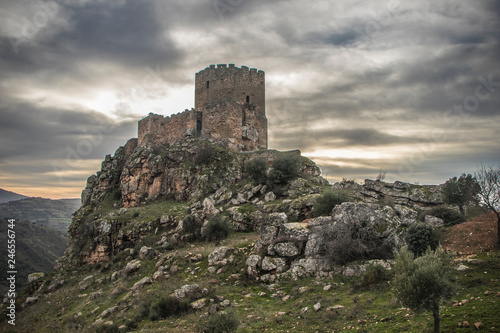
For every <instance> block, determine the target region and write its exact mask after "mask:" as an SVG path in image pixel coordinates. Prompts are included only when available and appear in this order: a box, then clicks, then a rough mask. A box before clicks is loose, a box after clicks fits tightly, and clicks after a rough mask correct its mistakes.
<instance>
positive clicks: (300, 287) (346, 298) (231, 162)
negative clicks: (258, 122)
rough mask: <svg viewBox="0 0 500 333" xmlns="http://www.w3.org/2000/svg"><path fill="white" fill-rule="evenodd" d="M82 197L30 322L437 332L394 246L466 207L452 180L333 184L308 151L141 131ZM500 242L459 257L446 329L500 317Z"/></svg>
mask: <svg viewBox="0 0 500 333" xmlns="http://www.w3.org/2000/svg"><path fill="white" fill-rule="evenodd" d="M332 193H333V194H332ZM332 195H333V198H335V199H334V200H335V203H336V204H335V205H334V206H332V208H327V209H326V212H324V211H321V210H320V208H321V207H320V206H321V202H322V198H325V197H328V196H332ZM82 202H83V206H82V207H81V208H80V209H79V210H78V211H77V212H76V213H75V215H74V217H73V220H72V223H71V226H70V228H69V233H68V234H69V242H68V247H67V249H66V252H65V254H64V256H62V257H61V258H59V260H58V261H57V263H56V271H55V272H53V273H49V274H47V275H46V276H44V277H39V278H38V279H37V278H36V277H38V276H34V277H33V279H32V281H31V283H30V285H29V286H28V288H26V289H25V290H24V291H23V293H21V294H20V296H19V297H18V299H17V306H18V309H19V312H18V319H17V321H16V329H17V330H19V332H21V331H23V332H24V331H30V330H36V331H37V332H133V331H141V332H158V331H167V332H195V331H196V328H197V327H202V326H203V321H206V320H209V319H210V318H212V317H213V316H215V315H220V316H224V313H229V314H230V316H233V318H235V319H237V320H239V321H240V326H239V331H241V332H254V331H266V330H267V331H283V332H286V331H301V332H316V331H322V332H333V331H341V330H351V329H352V330H358V329H359V330H362V331H367V332H369V331H379V332H391V331H393V332H400V331H403V330H408V331H425V330H427V329H429V328H430V327H431V326H432V324H431V322H430V321H429V320H428V319H429V318H430V317H428V316H426V315H418V314H415V313H413V312H412V311H410V310H408V309H402V308H401V307H400V306H399V305H398V304H397V302H396V301H395V300H394V298H393V296H392V290H391V286H390V279H391V272H390V269H391V264H392V261H391V257H392V251H393V250H394V249H398V248H399V247H400V246H402V245H403V244H404V243H405V233H406V230H407V229H408V228H409V227H410V226H411V225H413V224H415V223H417V222H421V223H427V224H428V225H432V226H434V228H435V229H436V230H442V231H446V230H450V229H449V228H447V227H446V225H449V224H450V223H454V222H453V221H450V220H447V217H446V216H443V215H441V213H442V212H443V211H446V212H447V213H450V212H453V211H454V212H455V213H457V212H458V208H457V207H452V206H445V205H444V204H443V202H442V199H441V186H435V185H415V184H408V183H403V182H395V183H384V182H377V181H371V180H366V181H365V183H364V184H357V183H355V182H352V181H344V182H341V183H337V184H334V185H330V184H329V183H328V182H327V181H325V180H324V179H323V178H322V177H321V173H320V170H319V168H318V167H317V166H316V164H315V163H314V162H313V161H311V160H310V159H308V158H306V157H304V156H302V155H301V153H300V152H299V151H289V152H280V151H275V150H267V149H262V150H257V151H234V150H230V149H227V146H226V145H225V144H224V143H221V142H219V141H217V140H206V139H188V140H185V141H182V142H178V143H174V144H161V145H152V146H137V145H136V144H135V143H134V141H129V143H127V145H125V146H124V147H120V148H119V149H118V150H117V151H116V152H115V154H114V155H113V156H111V155H108V156H106V158H105V160H104V161H103V163H102V168H101V170H100V171H99V172H97V174H96V175H93V176H91V177H89V179H88V181H87V185H86V188H85V189H84V190H83V192H82ZM467 211H468V213H469V215H470V216H473V215H474V214H476V215H477V214H479V213H482V210H481V209H479V208H475V207H470V208H469V209H468V210H467ZM452 215H453V214H452ZM455 215H456V214H455ZM214 225H215V227H214ZM458 226H460V225H458ZM230 229H231V230H230ZM225 231H229V235H227V237H226V238H224V237H225V236H226V235H225ZM220 235H222V236H220ZM441 235H442V237H446V236H445V235H446V233H445V232H441ZM443 241H444V238H443ZM489 251H490V252H484V253H483V252H481V253H479V254H477V255H476V257H475V258H471V257H466V258H460V257H457V260H460V262H457V263H456V267H457V268H460V269H461V270H457V285H458V289H457V294H456V299H453V300H450V301H449V302H447V303H446V304H444V305H443V310H442V313H443V316H442V317H443V318H442V327H443V331H445V332H451V331H454V330H455V327H457V325H458V324H461V325H462V326H463V325H465V324H464V322H468V323H469V326H472V325H473V324H474V323H476V322H481V325H482V326H483V327H486V328H488V329H491V328H492V327H500V322H499V321H498V318H497V316H496V314H497V313H498V312H499V311H500V308H499V306H500V302H498V300H499V299H498V295H500V294H499V292H500V290H499V289H498V283H497V281H498V278H500V270H499V267H498V256H499V253H498V251H497V249H496V248H493V249H490V250H489ZM464 267H465V268H464ZM375 272H378V273H375ZM455 301H456V302H455ZM5 306H6V305H3V306H2V311H4V312H5V311H6V308H5ZM5 318H6V317H5V316H3V320H5ZM0 328H1V329H2V330H3V331H6V330H8V329H12V327H9V326H8V325H7V323H6V321H4V322H2V323H0Z"/></svg>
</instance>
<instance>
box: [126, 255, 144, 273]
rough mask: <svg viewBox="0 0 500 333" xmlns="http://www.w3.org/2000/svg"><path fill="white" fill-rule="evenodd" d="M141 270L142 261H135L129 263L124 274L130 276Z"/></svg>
mask: <svg viewBox="0 0 500 333" xmlns="http://www.w3.org/2000/svg"><path fill="white" fill-rule="evenodd" d="M139 268H141V261H140V260H139V259H134V260H132V261H130V262H129V263H127V266H125V268H124V269H123V272H124V273H125V274H126V275H128V274H130V273H133V272H135V271H137V270H138V269H139Z"/></svg>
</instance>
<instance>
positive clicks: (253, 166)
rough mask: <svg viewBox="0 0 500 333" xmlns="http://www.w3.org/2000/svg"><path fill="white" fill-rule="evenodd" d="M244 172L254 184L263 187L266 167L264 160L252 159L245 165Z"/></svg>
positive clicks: (265, 179) (265, 178)
mask: <svg viewBox="0 0 500 333" xmlns="http://www.w3.org/2000/svg"><path fill="white" fill-rule="evenodd" d="M245 170H246V172H247V174H248V176H249V177H250V178H251V179H252V180H253V181H254V183H256V184H262V185H264V184H265V183H266V181H267V165H266V159H264V158H254V159H251V160H248V161H247V162H246V163H245Z"/></svg>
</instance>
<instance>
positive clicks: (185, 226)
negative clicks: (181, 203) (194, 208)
mask: <svg viewBox="0 0 500 333" xmlns="http://www.w3.org/2000/svg"><path fill="white" fill-rule="evenodd" d="M182 231H184V233H186V234H193V235H194V237H195V238H198V237H199V236H200V232H201V223H200V222H198V220H197V219H196V217H195V216H194V215H191V214H189V215H186V217H184V219H183V220H182Z"/></svg>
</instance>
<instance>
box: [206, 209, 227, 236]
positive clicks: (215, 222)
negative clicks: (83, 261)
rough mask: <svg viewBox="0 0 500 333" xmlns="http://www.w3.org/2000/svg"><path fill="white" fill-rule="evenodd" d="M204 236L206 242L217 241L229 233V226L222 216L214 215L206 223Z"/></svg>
mask: <svg viewBox="0 0 500 333" xmlns="http://www.w3.org/2000/svg"><path fill="white" fill-rule="evenodd" d="M206 228H207V229H206V235H207V240H208V241H219V240H222V239H224V238H226V237H227V236H229V233H230V232H231V229H232V227H231V224H230V223H229V222H228V221H227V220H226V219H225V218H224V216H222V215H220V214H217V215H214V216H213V217H212V218H210V220H209V221H208V223H207V227H206Z"/></svg>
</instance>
